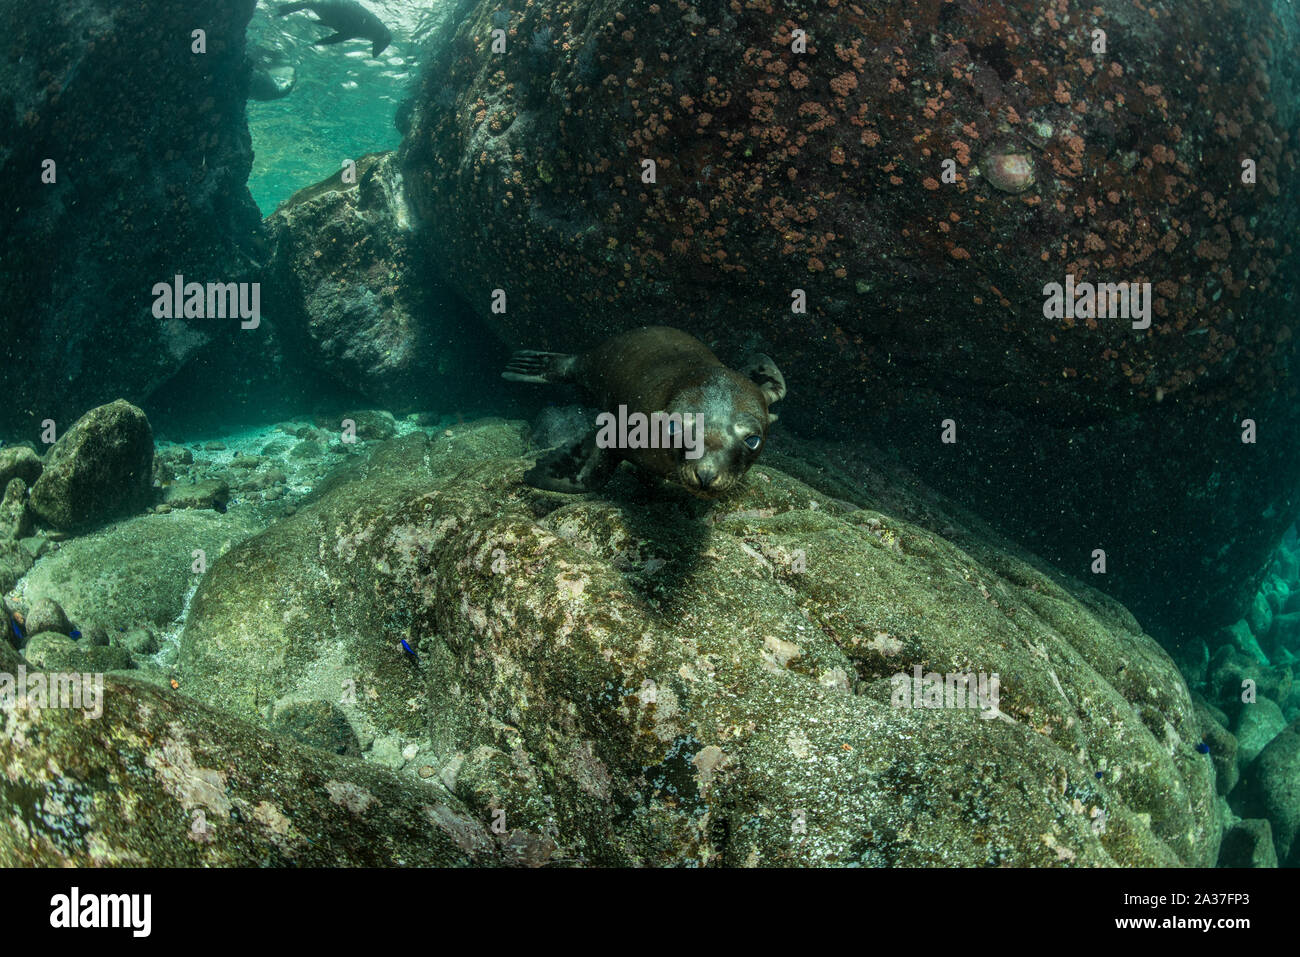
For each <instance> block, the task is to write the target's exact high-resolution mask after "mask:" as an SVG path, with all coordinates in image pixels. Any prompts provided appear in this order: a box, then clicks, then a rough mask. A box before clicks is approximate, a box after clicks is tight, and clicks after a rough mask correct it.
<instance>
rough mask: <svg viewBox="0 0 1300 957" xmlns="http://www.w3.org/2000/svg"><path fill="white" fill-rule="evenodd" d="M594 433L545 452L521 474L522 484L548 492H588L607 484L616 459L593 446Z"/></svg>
mask: <svg viewBox="0 0 1300 957" xmlns="http://www.w3.org/2000/svg"><path fill="white" fill-rule="evenodd" d="M596 434H597V433H596V430H594V429H593V430H592V431H591V432H590V433H589V434H588V435H586V436H585V437H584V438H581V439H579V440H578V441H576V442H571V443H569V444H568V445H562V446H560V447H559V448H558V449H555V450H553V451H551V452H548V453H546V454H545V455H543V456H542V457H541V458H540V459H538V460H537V464H536V465H534V466H533V467H532V468H530V469H529V470H528V471H527V472H525V473H524V481H525V482H527V483H528V484H529V485H531V486H532V487H533V488H540V489H544V490H546V491H548V492H570V493H577V492H592V491H595V490H596V489H598V488H600V487H601V486H602V485H604V484H605V483H606V482H608V481H609V480H610V478H611V476H613V474H614V470H615V469H617V468H618V463H619V457H618V456H617V455H616V454H615V453H614V452H612V451H610V450H609V449H602V448H601V447H600V446H598V445H597V444H596Z"/></svg>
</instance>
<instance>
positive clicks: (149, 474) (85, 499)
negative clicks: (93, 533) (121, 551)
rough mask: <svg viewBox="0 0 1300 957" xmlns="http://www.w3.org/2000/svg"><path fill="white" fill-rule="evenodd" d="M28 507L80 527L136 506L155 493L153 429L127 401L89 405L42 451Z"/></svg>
mask: <svg viewBox="0 0 1300 957" xmlns="http://www.w3.org/2000/svg"><path fill="white" fill-rule="evenodd" d="M44 464H45V468H44V471H42V472H41V477H40V478H38V479H37V480H36V484H35V485H33V486H32V493H31V498H30V502H29V504H30V506H31V509H32V511H33V512H34V513H35V514H36V516H37V517H38V518H40V519H41V520H42V521H45V522H48V523H49V524H51V525H53V526H55V527H57V528H83V527H85V526H88V525H92V524H96V523H99V522H104V521H107V520H108V519H111V518H116V517H117V516H119V515H122V514H125V513H129V512H132V511H135V510H138V509H140V508H142V507H144V506H145V505H146V504H148V502H149V500H150V498H151V497H152V494H153V430H152V429H150V428H149V420H148V419H147V418H146V417H145V414H144V413H143V412H141V411H140V410H139V409H137V408H136V407H135V406H133V405H131V404H130V403H129V402H126V401H125V400H122V399H118V400H117V401H116V402H110V403H109V404H108V405H101V406H99V407H98V408H94V409H91V410H90V411H89V412H87V413H86V414H85V415H83V416H82V417H81V418H79V419H77V421H76V422H74V423H73V424H72V426H71V428H69V429H68V430H67V431H66V432H64V433H63V435H62V436H60V437H59V439H58V441H56V442H55V443H54V445H53V446H51V448H50V450H49V452H47V453H46V454H45V463H44Z"/></svg>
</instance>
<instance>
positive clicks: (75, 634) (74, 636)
mask: <svg viewBox="0 0 1300 957" xmlns="http://www.w3.org/2000/svg"><path fill="white" fill-rule="evenodd" d="M68 637H69V638H71V639H72V640H73V641H76V640H77V639H78V638H80V637H81V632H79V631H77V629H75V628H73V629H72V631H70V632H68Z"/></svg>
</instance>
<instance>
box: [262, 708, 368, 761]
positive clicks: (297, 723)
mask: <svg viewBox="0 0 1300 957" xmlns="http://www.w3.org/2000/svg"><path fill="white" fill-rule="evenodd" d="M271 727H273V728H274V729H275V730H276V731H279V732H281V733H282V734H287V735H289V736H290V737H291V738H294V739H296V740H298V741H301V742H302V743H303V744H309V745H311V746H312V747H313V748H323V749H324V750H326V751H330V752H332V753H334V754H346V755H349V756H351V757H359V756H360V755H361V742H360V741H358V740H357V733H356V732H355V731H353V730H352V725H350V724H349V723H348V718H347V715H345V714H344V713H343V712H342V710H340V709H339V707H338V706H337V705H334V704H330V702H328V701H293V702H289V703H288V704H284V705H281V706H280V707H279V708H277V709H276V710H275V717H274V719H273V720H272V721H271Z"/></svg>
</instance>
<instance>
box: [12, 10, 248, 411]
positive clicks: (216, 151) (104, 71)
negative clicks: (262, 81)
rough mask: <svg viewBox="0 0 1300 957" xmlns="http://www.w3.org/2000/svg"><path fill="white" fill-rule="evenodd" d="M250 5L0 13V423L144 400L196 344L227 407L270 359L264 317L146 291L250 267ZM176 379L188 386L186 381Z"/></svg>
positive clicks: (231, 275)
mask: <svg viewBox="0 0 1300 957" xmlns="http://www.w3.org/2000/svg"><path fill="white" fill-rule="evenodd" d="M255 6H256V2H255V0H187V2H185V3H181V4H166V3H163V4H155V3H149V4H141V3H134V2H128V0H93V2H91V0H49V2H43V3H39V4H5V5H4V7H3V9H2V10H0V36H4V37H5V40H6V43H7V45H8V46H7V49H8V50H9V51H10V55H7V56H5V57H4V59H3V61H0V90H2V91H3V92H2V93H0V179H2V180H3V181H4V182H6V183H8V184H10V185H9V191H8V198H7V200H6V212H5V229H4V230H3V232H0V301H3V302H4V303H5V314H4V316H3V317H0V341H3V342H4V344H5V349H6V351H7V354H8V355H9V357H10V362H11V363H12V365H11V367H10V369H9V370H7V371H9V372H10V373H11V374H9V375H7V376H6V377H5V397H4V401H2V402H0V429H5V430H8V429H10V428H14V429H21V430H24V431H25V432H27V433H28V434H35V432H36V430H37V428H39V423H40V422H41V421H42V420H44V419H46V418H50V419H54V420H55V421H56V422H58V423H59V425H60V428H62V427H63V426H64V424H65V423H67V422H70V421H71V420H72V419H73V418H75V417H76V416H77V415H78V414H80V413H81V412H82V411H83V410H85V409H87V408H89V407H91V406H94V405H97V404H99V403H102V402H107V401H109V400H111V399H112V398H114V397H115V396H123V397H125V398H127V399H129V400H131V401H134V402H139V401H141V400H142V399H143V398H144V397H145V396H147V395H148V394H149V393H150V392H152V391H153V390H154V389H156V388H157V387H158V385H159V383H162V382H165V381H166V380H167V379H169V378H170V377H172V376H174V375H175V374H176V373H177V372H178V371H179V370H180V369H181V368H182V367H183V366H184V365H185V364H186V362H187V361H189V360H190V359H192V358H194V357H195V356H196V355H197V354H199V353H200V352H201V351H202V350H203V349H204V347H205V346H208V347H209V349H208V352H207V356H206V357H207V358H212V359H215V360H217V361H218V362H220V361H222V360H226V361H227V362H229V363H230V366H232V367H233V368H231V367H227V368H223V370H222V371H223V372H225V373H227V375H226V377H224V378H218V377H217V376H216V375H213V376H212V377H211V378H210V379H209V380H208V386H207V387H210V388H211V389H213V390H214V391H213V392H212V394H213V395H217V394H220V395H222V396H223V399H224V402H223V405H226V407H229V403H230V402H231V401H232V400H233V396H231V394H230V393H231V390H235V391H238V390H239V389H240V387H241V386H242V383H243V381H244V379H245V378H247V367H248V366H250V365H258V364H260V365H262V366H268V365H271V362H270V361H268V360H269V358H270V357H269V356H268V353H269V352H271V350H269V349H268V348H267V336H266V332H267V328H268V326H269V324H267V323H264V324H263V325H262V327H261V330H260V331H259V330H241V329H240V328H239V321H238V319H233V320H223V319H217V318H215V317H212V318H208V317H190V318H185V317H174V318H167V319H161V318H159V317H158V316H156V315H154V312H153V305H154V296H153V295H152V294H151V290H152V289H153V287H154V285H155V284H156V283H160V282H167V283H170V282H172V281H173V280H174V278H175V276H176V274H177V273H184V274H185V279H186V281H196V282H202V283H207V282H221V283H228V282H239V281H244V280H249V279H253V278H256V277H254V276H253V275H252V272H253V270H252V267H251V256H252V253H253V249H254V247H255V240H254V234H255V232H256V231H257V230H258V228H259V225H260V216H259V214H258V211H257V206H256V205H255V204H254V203H253V200H252V197H251V196H250V195H249V193H248V189H247V187H246V185H245V184H246V181H247V179H248V172H249V169H250V167H251V165H252V158H253V151H252V144H251V142H250V140H249V134H248V125H247V122H246V120H245V112H244V109H245V97H246V92H247V88H248V87H247V79H246V76H245V73H244V71H245V61H244V33H245V29H246V27H247V26H248V22H249V19H250V18H251V16H252V13H253V10H254V7H255ZM200 25H201V26H202V27H203V29H204V36H205V40H206V48H205V50H204V52H203V53H201V54H196V53H195V52H194V51H193V50H192V47H191V45H192V42H193V38H192V37H191V32H192V31H193V30H194V29H195V27H196V26H200ZM196 67H197V68H196ZM51 162H52V163H53V165H52V166H51V165H49V164H50V163H51ZM236 343H237V345H236ZM214 364H215V363H214ZM210 368H211V366H205V367H201V368H200V370H199V371H200V373H204V372H207V370H208V369H210ZM240 372H243V373H244V375H239V374H238V373H240ZM230 373H234V374H230ZM182 378H184V377H182ZM183 389H184V390H186V394H187V395H188V396H191V397H192V396H193V394H194V393H195V391H196V389H195V379H194V378H193V377H190V378H189V379H186V380H185V381H184V385H183ZM216 390H220V391H219V392H218V391H216ZM197 391H199V392H202V391H203V389H199V390H197Z"/></svg>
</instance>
